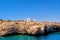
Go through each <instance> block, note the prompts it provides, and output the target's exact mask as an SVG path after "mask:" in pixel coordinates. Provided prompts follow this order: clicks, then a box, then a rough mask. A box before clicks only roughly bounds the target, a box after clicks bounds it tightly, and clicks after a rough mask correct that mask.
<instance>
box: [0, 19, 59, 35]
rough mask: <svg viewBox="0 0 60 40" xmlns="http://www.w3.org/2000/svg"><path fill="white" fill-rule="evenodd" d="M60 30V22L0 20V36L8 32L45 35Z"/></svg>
mask: <svg viewBox="0 0 60 40" xmlns="http://www.w3.org/2000/svg"><path fill="white" fill-rule="evenodd" d="M58 31H60V23H56V22H25V21H21V20H19V21H10V20H0V36H3V35H8V34H28V35H43V34H46V33H50V32H58Z"/></svg>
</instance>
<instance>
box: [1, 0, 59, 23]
mask: <svg viewBox="0 0 60 40" xmlns="http://www.w3.org/2000/svg"><path fill="white" fill-rule="evenodd" d="M25 18H34V19H36V20H37V21H56V22H60V0H0V19H4V20H8V19H11V20H20V19H25Z"/></svg>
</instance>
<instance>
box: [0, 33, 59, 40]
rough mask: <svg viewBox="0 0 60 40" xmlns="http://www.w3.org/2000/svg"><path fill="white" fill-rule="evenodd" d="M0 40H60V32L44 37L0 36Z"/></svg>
mask: <svg viewBox="0 0 60 40" xmlns="http://www.w3.org/2000/svg"><path fill="white" fill-rule="evenodd" d="M0 40H60V32H56V33H51V34H48V35H45V36H29V35H11V36H2V37H0Z"/></svg>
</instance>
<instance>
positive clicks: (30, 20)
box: [25, 18, 35, 22]
mask: <svg viewBox="0 0 60 40" xmlns="http://www.w3.org/2000/svg"><path fill="white" fill-rule="evenodd" d="M25 21H26V22H34V21H35V20H34V19H31V18H27V19H25Z"/></svg>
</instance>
